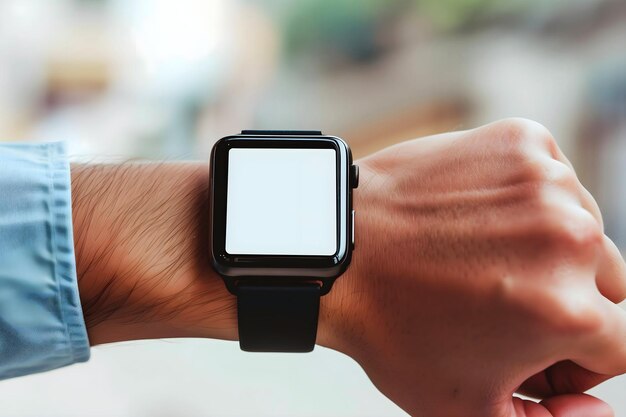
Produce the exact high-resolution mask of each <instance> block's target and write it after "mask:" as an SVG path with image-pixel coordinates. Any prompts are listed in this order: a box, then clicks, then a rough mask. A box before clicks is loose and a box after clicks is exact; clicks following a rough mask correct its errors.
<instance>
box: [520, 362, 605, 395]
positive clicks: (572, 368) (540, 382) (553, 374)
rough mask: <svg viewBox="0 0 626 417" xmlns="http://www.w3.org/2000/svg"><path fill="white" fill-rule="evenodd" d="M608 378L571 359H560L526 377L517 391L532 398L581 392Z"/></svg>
mask: <svg viewBox="0 0 626 417" xmlns="http://www.w3.org/2000/svg"><path fill="white" fill-rule="evenodd" d="M610 378H611V376H610V375H602V374H598V373H595V372H592V371H590V370H588V369H585V368H583V367H581V366H580V365H578V364H576V363H574V362H572V361H562V362H558V363H556V364H554V365H552V366H550V367H549V368H547V369H545V370H544V371H541V372H539V373H537V374H535V375H533V376H531V377H530V378H528V379H527V380H526V381H524V383H523V384H522V385H521V386H520V387H519V389H518V390H517V392H518V393H519V394H523V395H526V396H528V397H533V398H549V397H554V396H555V395H559V394H576V393H583V392H585V391H587V390H588V389H590V388H593V387H595V386H596V385H599V384H601V383H602V382H604V381H606V380H607V379H610Z"/></svg>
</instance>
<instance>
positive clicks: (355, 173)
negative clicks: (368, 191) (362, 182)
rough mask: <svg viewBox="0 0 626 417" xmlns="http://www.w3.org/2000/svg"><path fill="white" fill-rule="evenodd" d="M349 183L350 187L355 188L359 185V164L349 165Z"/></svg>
mask: <svg viewBox="0 0 626 417" xmlns="http://www.w3.org/2000/svg"><path fill="white" fill-rule="evenodd" d="M350 185H351V186H352V188H357V187H358V186H359V166H358V165H351V166H350Z"/></svg>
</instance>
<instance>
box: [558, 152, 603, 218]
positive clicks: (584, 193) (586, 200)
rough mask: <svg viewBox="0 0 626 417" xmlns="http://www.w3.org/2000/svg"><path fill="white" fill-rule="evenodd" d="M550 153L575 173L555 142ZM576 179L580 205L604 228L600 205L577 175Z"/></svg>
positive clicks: (572, 166)
mask: <svg viewBox="0 0 626 417" xmlns="http://www.w3.org/2000/svg"><path fill="white" fill-rule="evenodd" d="M550 153H551V154H552V157H553V158H554V159H556V160H557V161H560V162H562V163H564V164H565V165H567V166H568V167H569V169H570V170H571V171H572V172H573V173H574V175H576V170H575V169H574V165H572V163H571V162H570V160H569V159H567V157H566V156H565V154H564V153H563V151H561V148H559V147H558V145H557V144H556V142H553V147H552V148H551V149H550ZM576 181H577V182H578V187H577V188H578V195H579V198H580V203H581V205H582V206H583V207H584V208H585V209H586V210H587V211H588V212H589V213H591V214H592V215H593V217H595V218H596V220H597V221H598V223H600V225H601V226H602V229H604V220H603V219H602V212H601V211H600V206H598V203H597V202H596V199H595V198H593V195H591V193H590V192H589V190H587V189H586V188H585V187H584V186H583V185H582V183H581V182H580V180H579V179H578V176H576Z"/></svg>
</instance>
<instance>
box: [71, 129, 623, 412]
mask: <svg viewBox="0 0 626 417" xmlns="http://www.w3.org/2000/svg"><path fill="white" fill-rule="evenodd" d="M245 133H246V134H244V135H237V136H233V137H230V138H226V139H223V140H222V141H220V142H218V145H216V147H215V148H214V153H213V156H212V164H211V176H210V175H209V170H208V169H207V166H206V164H203V163H165V164H121V165H74V166H73V167H72V191H73V216H74V230H75V244H76V256H77V268H78V277H79V288H80V294H81V300H82V304H83V310H84V315H85V320H86V323H87V326H88V332H89V336H90V341H91V343H92V344H100V343H106V342H113V341H120V340H132V339H145V338H160V337H207V338H219V339H228V340H238V339H241V346H242V348H244V350H252V351H307V350H310V349H311V348H312V346H313V343H315V342H317V343H318V344H320V345H323V346H327V347H330V348H332V349H336V350H338V351H341V352H344V353H345V354H347V355H349V356H351V357H352V358H354V359H355V360H356V361H357V362H358V363H359V364H360V365H361V366H362V367H363V368H364V369H365V371H366V372H367V374H368V375H369V377H370V378H371V380H372V381H373V383H374V384H375V385H376V386H377V387H378V388H379V389H380V390H381V392H383V393H384V394H385V395H387V396H388V397H389V398H390V399H391V400H392V401H394V402H395V403H397V404H398V405H399V406H400V407H402V408H403V409H404V410H406V411H407V412H408V413H410V414H411V415H413V416H428V417H430V416H433V417H438V416H441V417H455V416H463V417H474V416H476V417H491V416H493V417H544V416H554V417H571V416H585V417H604V416H611V415H612V412H611V410H610V407H609V406H608V405H606V404H605V403H603V402H601V401H600V400H598V399H595V398H593V397H591V396H587V395H585V394H582V392H583V391H585V390H587V389H589V388H591V387H593V386H595V385H597V384H599V383H601V382H602V381H604V380H606V379H608V378H610V377H611V376H615V375H619V374H621V373H624V372H626V312H624V311H623V310H621V309H620V308H619V307H618V306H617V305H616V303H618V302H620V301H622V300H623V299H624V298H625V297H626V267H625V265H624V261H623V259H622V258H621V256H620V254H619V252H618V250H617V249H616V247H615V245H614V244H613V243H612V242H611V241H610V240H609V239H608V238H607V237H606V236H605V235H604V233H603V225H602V218H601V215H600V211H599V209H598V207H597V205H596V203H595V201H594V200H593V198H592V197H591V196H590V194H589V193H588V192H587V191H586V190H585V189H584V188H583V187H582V185H581V184H580V183H579V181H578V180H577V178H576V175H575V173H574V170H573V168H572V167H571V165H570V163H569V162H568V161H567V159H566V158H565V157H564V156H563V154H562V153H561V151H560V150H559V148H558V147H557V145H556V142H555V140H554V139H553V138H552V137H551V135H550V134H549V132H547V131H546V129H545V128H543V127H541V126H540V125H538V124H536V123H533V122H530V121H526V120H521V119H509V120H504V121H500V122H496V123H493V124H490V125H487V126H484V127H481V128H478V129H474V130H469V131H463V132H454V133H448V134H442V135H437V136H432V137H427V138H422V139H419V140H413V141H409V142H405V143H402V144H399V145H396V146H393V147H390V148H388V149H385V150H383V151H381V152H378V153H376V154H373V155H371V156H369V157H367V158H365V159H362V160H359V161H356V162H355V163H354V164H355V165H357V166H358V167H360V173H359V172H358V170H357V169H356V168H353V164H352V162H351V156H350V152H349V148H348V147H347V146H346V145H345V144H344V142H343V141H341V140H339V139H336V138H334V137H329V136H321V135H318V134H316V133H315V132H245ZM233 150H234V151H233ZM357 175H358V177H360V179H359V178H357ZM357 183H360V184H357ZM277 185H280V186H277ZM357 185H358V188H354V187H356V186H357ZM210 196H212V197H210ZM352 210H354V212H355V213H356V215H355V216H354V217H353V212H352ZM353 218H355V220H354V223H353V220H352V219H353ZM211 219H213V220H211ZM259 219H263V220H264V221H260V220H259ZM294 231H296V232H294ZM268 233H270V234H269V235H268ZM353 234H354V239H355V242H354V250H352V249H353V248H352V242H351V240H352V236H353ZM225 283H226V285H224V284H225ZM318 309H319V311H318ZM318 313H319V323H318V322H317V317H318ZM316 327H317V329H316ZM515 393H522V394H526V395H529V396H532V397H535V398H538V399H541V400H542V401H541V403H535V402H532V401H524V400H521V399H517V398H514V394H515Z"/></svg>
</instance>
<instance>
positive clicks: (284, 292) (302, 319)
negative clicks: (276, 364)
mask: <svg viewBox="0 0 626 417" xmlns="http://www.w3.org/2000/svg"><path fill="white" fill-rule="evenodd" d="M320 296H321V287H320V285H319V284H314V283H310V284H309V283H302V284H284V285H282V284H281V285H278V284H276V285H270V284H267V285H262V284H252V283H239V284H238V285H237V310H238V313H237V314H238V321H239V345H240V347H241V349H242V350H245V351H248V352H310V351H312V350H313V348H314V347H315V339H316V336H317V320H318V316H319V306H320Z"/></svg>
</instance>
